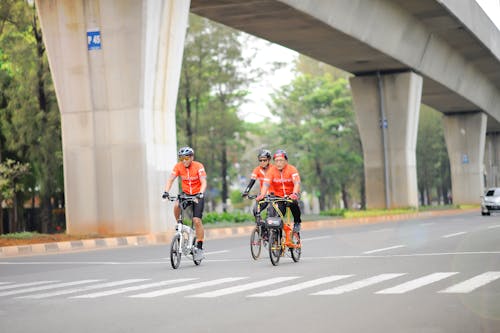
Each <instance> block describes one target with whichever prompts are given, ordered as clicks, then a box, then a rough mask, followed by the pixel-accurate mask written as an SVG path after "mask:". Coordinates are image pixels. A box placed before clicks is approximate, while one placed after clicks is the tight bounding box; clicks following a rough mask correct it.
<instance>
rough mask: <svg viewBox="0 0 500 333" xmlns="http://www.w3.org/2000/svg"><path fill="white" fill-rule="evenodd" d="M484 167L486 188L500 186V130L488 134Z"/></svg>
mask: <svg viewBox="0 0 500 333" xmlns="http://www.w3.org/2000/svg"><path fill="white" fill-rule="evenodd" d="M484 167H485V175H486V188H488V187H500V132H493V133H487V134H486V146H485V151H484Z"/></svg>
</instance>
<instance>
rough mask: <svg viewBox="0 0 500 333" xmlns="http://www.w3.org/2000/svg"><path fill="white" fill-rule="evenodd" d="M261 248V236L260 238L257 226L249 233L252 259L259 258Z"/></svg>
mask: <svg viewBox="0 0 500 333" xmlns="http://www.w3.org/2000/svg"><path fill="white" fill-rule="evenodd" d="M261 250H262V238H260V233H259V227H255V229H253V231H252V234H251V235H250V252H251V253H252V258H253V259H254V260H257V259H259V257H260V251H261Z"/></svg>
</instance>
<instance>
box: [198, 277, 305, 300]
mask: <svg viewBox="0 0 500 333" xmlns="http://www.w3.org/2000/svg"><path fill="white" fill-rule="evenodd" d="M298 278H299V277H298V276H285V277H277V278H273V279H268V280H262V281H257V282H252V283H247V284H243V285H240V286H234V287H229V288H224V289H219V290H214V291H209V292H206V293H202V294H197V295H192V296H188V297H203V298H210V297H219V296H224V295H229V294H235V293H239V292H242V291H246V290H250V289H255V288H260V287H265V286H269V285H271V284H275V283H279V282H284V281H289V280H293V279H298Z"/></svg>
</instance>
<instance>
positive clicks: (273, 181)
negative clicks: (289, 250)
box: [255, 149, 302, 232]
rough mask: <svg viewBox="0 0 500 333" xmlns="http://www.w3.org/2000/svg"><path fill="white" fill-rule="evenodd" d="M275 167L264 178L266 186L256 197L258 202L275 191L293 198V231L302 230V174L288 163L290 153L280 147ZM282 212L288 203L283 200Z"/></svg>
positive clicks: (279, 194)
mask: <svg viewBox="0 0 500 333" xmlns="http://www.w3.org/2000/svg"><path fill="white" fill-rule="evenodd" d="M273 159H274V165H275V167H274V168H272V169H271V170H269V172H268V173H267V174H266V177H265V178H264V186H263V187H262V189H261V191H260V195H259V196H258V197H257V198H256V199H255V200H256V201H257V202H259V201H260V200H262V199H263V198H264V196H265V195H266V194H267V193H268V192H269V193H274V195H275V196H278V197H280V198H285V197H288V198H289V199H291V200H293V202H292V203H291V204H289V206H290V210H291V212H292V215H293V222H294V223H293V231H294V232H299V231H300V223H301V222H302V220H301V218H300V214H301V213H300V207H299V202H298V200H299V197H300V175H299V171H298V170H297V168H295V167H294V166H293V165H291V164H288V155H287V153H286V151H284V150H283V149H278V150H276V152H275V153H274V156H273ZM278 207H279V209H280V211H281V213H282V214H283V215H284V214H286V203H284V202H281V203H279V204H278Z"/></svg>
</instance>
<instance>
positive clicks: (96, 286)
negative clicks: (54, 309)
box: [16, 279, 149, 299]
mask: <svg viewBox="0 0 500 333" xmlns="http://www.w3.org/2000/svg"><path fill="white" fill-rule="evenodd" d="M147 280H149V279H128V280H121V281H114V282H107V283H100V284H94V285H91V286H85V287H80V288H73V289H63V290H58V291H54V292H50V293H43V294H35V295H28V296H19V297H16V298H30V299H40V298H48V297H54V296H61V295H68V294H74V293H79V292H82V291H87V290H94V289H101V288H109V287H116V286H121V285H124V284H129V283H135V282H142V281H147Z"/></svg>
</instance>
